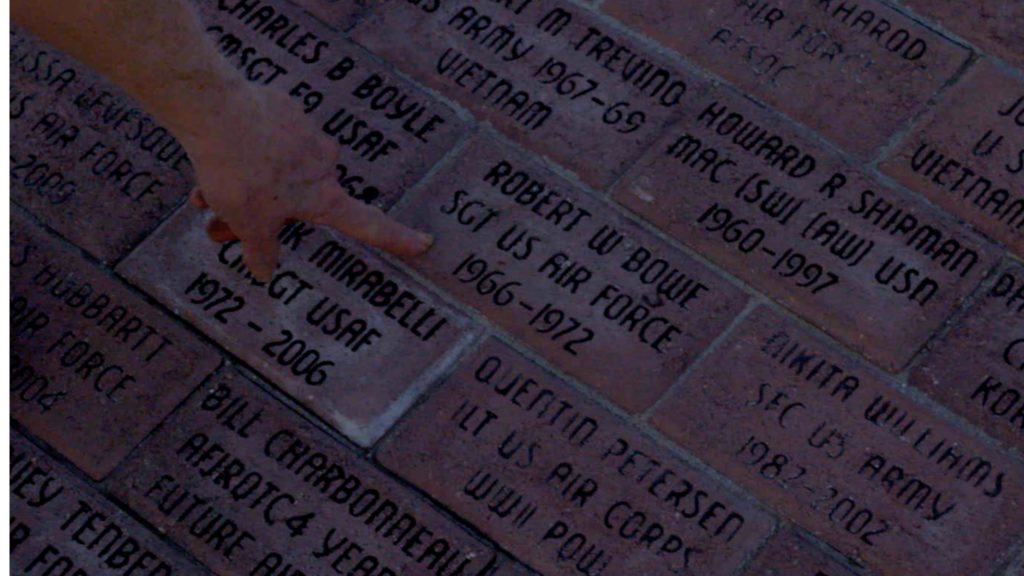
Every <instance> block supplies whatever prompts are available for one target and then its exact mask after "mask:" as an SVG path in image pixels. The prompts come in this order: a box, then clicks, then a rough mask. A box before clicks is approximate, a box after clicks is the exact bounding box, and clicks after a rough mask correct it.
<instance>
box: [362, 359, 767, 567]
mask: <svg viewBox="0 0 1024 576" xmlns="http://www.w3.org/2000/svg"><path fill="white" fill-rule="evenodd" d="M378 456H379V457H380V458H381V460H382V461H383V462H384V464H385V465H386V466H388V467H390V468H392V469H394V470H395V471H397V472H398V473H399V474H401V475H403V476H405V477H407V478H409V479H410V480H412V481H413V482H414V483H415V484H417V485H418V486H420V487H421V488H423V489H424V490H426V491H427V492H428V493H430V494H432V495H433V496H434V497H435V498H437V499H439V500H440V501H441V502H442V503H443V504H445V505H447V506H449V507H451V509H452V510H453V511H454V512H455V513H456V514H459V515H460V516H461V517H463V518H466V519H467V520H469V521H470V522H472V523H473V524H474V525H476V526H477V527H478V528H479V529H480V530H482V531H483V532H484V533H485V534H487V535H488V536H490V537H491V538H493V539H494V540H495V541H496V542H498V543H499V544H500V545H502V546H503V547H505V548H506V549H508V550H509V551H510V552H511V553H512V554H514V555H515V556H516V557H517V558H520V559H522V560H524V561H525V562H527V563H529V564H530V565H531V566H533V567H535V568H537V569H538V570H539V571H540V572H541V573H542V574H546V575H549V576H554V575H556V574H565V575H569V574H577V573H582V574H592V575H596V574H616V575H618V574H622V575H627V574H629V575H632V574H643V575H644V576H659V575H662V574H664V575H669V574H682V573H686V574H723V575H724V574H733V573H734V572H735V571H736V569H737V568H738V566H739V565H740V564H741V563H742V562H743V560H744V559H745V557H746V556H748V555H750V554H751V553H752V552H753V551H754V550H755V549H756V548H757V546H758V545H759V544H760V543H761V542H763V541H764V539H765V537H766V536H767V535H768V532H769V531H770V530H771V526H772V520H771V519H770V518H769V517H768V516H767V515H766V514H765V513H763V512H762V511H760V509H759V508H757V506H756V505H754V504H752V503H751V501H749V500H746V499H744V498H742V497H739V496H737V495H735V494H734V493H733V492H732V491H730V490H728V489H727V488H725V487H724V486H723V485H722V484H721V483H720V482H719V481H717V480H714V479H712V478H711V477H709V476H708V475H707V474H706V473H704V472H701V471H698V470H696V469H694V468H693V467H691V466H690V465H688V464H686V463H684V462H682V461H681V460H679V459H678V458H677V457H675V456H673V455H672V453H670V452H669V451H668V450H666V449H665V448H663V447H661V446H659V445H657V444H656V443H654V442H653V441H651V440H650V439H649V438H647V437H646V436H645V435H644V434H642V433H641V432H640V431H638V430H636V429H635V428H633V427H631V426H629V425H627V424H625V423H623V422H622V421H621V420H619V419H618V418H617V417H615V416H613V415H612V414H610V413H609V412H608V411H606V410H604V409H602V408H601V407H600V406H598V405H597V404H596V403H595V402H593V401H590V400H587V399H586V398H584V397H583V396H582V395H581V394H580V393H578V392H576V391H575V390H573V389H572V388H571V387H570V386H569V385H568V384H566V383H565V382H563V381H560V380H558V379H557V378H555V377H554V376H553V375H551V374H549V373H547V372H544V371H542V370H541V369H540V368H538V367H537V366H536V365H535V364H532V363H531V362H529V361H528V360H527V359H525V358H524V357H522V356H521V355H520V354H518V353H516V352H515V351H513V350H512V349H511V348H509V347H508V346H506V345H504V344H502V343H501V342H499V341H497V340H490V341H488V342H487V343H486V344H485V345H484V347H483V348H482V349H481V350H480V351H479V352H478V353H477V354H475V355H473V357H472V358H470V359H468V360H466V361H465V362H464V363H463V364H462V366H461V367H460V368H459V369H458V371H457V372H456V373H455V374H454V375H453V376H452V377H451V378H450V379H449V380H448V381H447V382H445V383H444V384H443V385H442V386H441V387H440V388H439V389H438V391H437V392H436V393H434V394H433V395H432V396H431V397H430V398H429V399H428V400H427V401H426V402H425V403H424V404H423V405H422V406H421V407H419V408H417V409H416V410H415V411H414V412H413V413H412V414H411V415H410V417H409V418H408V419H406V420H404V421H403V422H402V424H400V425H399V427H398V428H396V432H394V433H393V434H391V435H389V436H388V437H387V438H386V439H385V440H384V441H383V442H382V444H381V448H380V450H379V454H378ZM438 462H443V466H438V465H437V463H438Z"/></svg>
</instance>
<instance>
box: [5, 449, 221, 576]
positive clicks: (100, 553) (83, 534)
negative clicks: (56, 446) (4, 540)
mask: <svg viewBox="0 0 1024 576" xmlns="http://www.w3.org/2000/svg"><path fill="white" fill-rule="evenodd" d="M10 448H11V460H10V465H11V467H10V476H9V479H10V490H11V494H10V498H11V500H10V502H11V520H10V525H9V536H10V540H9V543H10V549H9V552H8V554H10V556H9V558H10V563H11V567H12V570H11V572H10V573H11V574H52V575H57V574H67V575H69V576H70V575H73V574H74V575H81V574H147V575H164V576H172V575H175V574H179V575H182V576H186V575H189V576H190V575H193V574H209V572H208V571H206V570H205V569H203V568H201V567H200V566H199V565H198V564H196V563H195V562H193V561H192V560H191V559H189V558H187V557H186V556H185V555H184V554H182V553H181V552H179V551H177V550H176V549H173V548H172V547H171V546H170V545H169V544H167V543H165V542H163V541H161V539H160V538H159V537H157V536H156V535H155V534H153V533H152V532H150V531H149V530H148V529H146V528H145V527H144V526H142V525H141V524H139V523H138V522H136V521H135V520H133V519H132V518H130V517H129V516H128V515H127V514H125V513H123V512H121V511H120V510H119V509H118V508H117V506H115V505H114V504H113V503H111V502H110V501H109V500H107V499H106V498H105V497H104V496H103V495H102V494H100V493H99V492H98V491H97V490H96V489H94V488H92V487H91V486H89V485H88V484H87V483H86V482H85V481H84V480H81V479H80V478H78V477H76V476H75V475H74V474H73V473H72V472H71V471H70V470H68V469H67V468H65V467H64V466H62V465H61V464H59V463H57V462H55V461H54V460H53V459H52V458H50V457H49V456H47V455H46V454H44V453H43V451H42V450H40V449H39V448H37V447H36V446H34V445H33V444H32V443H31V442H29V441H28V440H26V439H25V438H24V437H23V436H21V435H20V434H18V433H17V432H13V431H12V432H11V445H10Z"/></svg>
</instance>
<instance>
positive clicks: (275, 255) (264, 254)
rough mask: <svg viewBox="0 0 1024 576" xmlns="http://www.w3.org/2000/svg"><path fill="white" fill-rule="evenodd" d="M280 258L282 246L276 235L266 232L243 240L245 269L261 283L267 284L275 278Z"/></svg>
mask: <svg viewBox="0 0 1024 576" xmlns="http://www.w3.org/2000/svg"><path fill="white" fill-rule="evenodd" d="M280 256H281V244H280V243H279V242H278V241H277V235H276V234H273V233H267V232H264V233H260V234H254V235H249V236H246V237H244V238H242V259H243V260H244V261H245V267H246V268H248V269H249V272H250V273H252V275H253V276H254V277H255V278H256V279H257V280H259V281H261V282H267V281H269V280H270V279H271V277H273V275H274V270H275V269H276V268H277V262H278V259H279V258H280Z"/></svg>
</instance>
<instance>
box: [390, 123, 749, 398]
mask: <svg viewBox="0 0 1024 576" xmlns="http://www.w3.org/2000/svg"><path fill="white" fill-rule="evenodd" d="M531 198H532V200H531ZM395 214H396V217H398V218H399V219H401V220H404V221H405V222H407V223H408V224H410V225H412V226H414V227H416V228H420V229H423V230H427V231H429V232H431V233H432V234H434V236H435V237H436V238H437V243H436V245H435V246H434V248H433V249H431V250H430V251H429V252H428V253H427V254H425V255H423V256H420V257H417V258H414V259H412V260H411V264H412V266H413V267H415V268H416V269H418V270H419V271H420V272H422V273H423V274H425V275H426V276H427V277H429V278H430V279H431V280H433V281H434V282H436V283H438V284H439V285H441V286H443V287H445V288H447V289H448V290H449V291H451V292H452V293H454V294H455V295H456V296H458V297H459V298H460V299H461V300H463V301H464V302H466V303H467V304H470V305H471V306H474V307H476V308H478V309H479V310H480V311H481V312H483V313H484V314H486V315H487V317H488V318H489V319H491V320H492V321H494V322H495V323H497V324H499V325H501V326H502V327H504V328H505V329H507V330H509V331H510V332H512V333H513V334H515V335H516V336H517V337H519V338H521V339H522V340H524V341H525V342H526V343H527V344H529V345H530V346H532V347H534V348H535V349H536V350H537V351H538V352H540V353H541V354H542V355H543V356H544V357H545V358H547V359H548V360H549V361H551V362H552V363H554V364H556V365H557V366H558V367H560V368H561V369H563V370H565V371H566V372H568V373H569V374H571V375H573V376H575V377H577V378H579V379H581V380H583V381H584V382H586V383H588V384H590V385H593V386H595V387H596V388H597V389H598V390H600V391H601V392H602V393H603V394H605V395H607V396H608V397H609V398H611V399H612V400H613V401H615V402H616V403H618V404H620V405H621V406H623V407H624V408H626V409H627V410H629V411H634V412H638V411H642V410H643V409H645V408H647V407H648V406H650V405H651V404H653V403H654V401H655V400H657V399H658V398H659V397H660V396H661V394H662V393H663V392H664V391H665V390H666V389H667V388H668V387H669V386H670V385H671V384H672V382H674V381H675V380H676V379H677V378H678V376H679V375H680V374H681V373H682V372H683V370H685V369H686V367H687V366H688V365H689V364H690V363H691V361H692V360H693V359H694V357H695V356H696V355H697V354H699V353H700V352H701V351H702V350H704V349H705V348H706V347H707V346H708V345H709V344H710V343H711V341H712V340H713V339H714V338H715V336H717V335H718V334H720V333H722V332H723V331H724V330H725V328H726V327H728V325H729V324H730V323H731V322H732V320H733V319H734V318H735V317H736V315H737V314H738V313H739V312H740V311H741V310H742V309H743V307H744V305H745V302H746V300H747V297H746V296H745V295H744V294H743V293H742V292H741V291H740V290H739V289H737V288H736V287H734V286H733V285H731V284H729V283H728V282H727V281H726V280H724V279H722V278H721V277H720V276H718V275H717V274H715V273H714V272H712V271H711V270H709V269H708V268H707V267H706V266H704V265H703V264H700V263H698V262H696V261H695V260H694V259H692V258H690V257H688V256H685V255H684V254H682V253H680V252H679V251H677V250H675V249H673V248H671V247H669V246H667V245H666V244H665V243H664V242H662V241H660V240H658V239H656V238H655V237H654V236H653V235H651V234H649V233H646V232H644V231H643V230H641V229H640V228H639V227H638V226H636V225H634V224H632V223H631V222H629V221H628V220H627V219H626V218H624V217H622V216H620V215H618V214H617V213H616V212H615V211H614V210H613V208H612V206H610V205H609V204H607V203H605V202H603V201H599V200H597V199H593V198H592V197H590V196H589V195H587V194H586V193H584V192H580V191H578V190H576V189H574V188H573V187H572V186H571V185H570V184H569V183H567V182H565V181H564V180H562V179H560V178H558V177H556V176H555V175H554V174H552V173H551V172H550V171H548V170H546V169H544V168H542V167H540V166H539V165H538V164H536V163H535V162H533V161H531V160H529V159H527V158H525V157H524V155H523V154H521V153H518V152H516V151H514V150H512V149H511V148H508V147H505V146H502V145H499V144H497V143H496V142H495V141H494V140H491V139H489V138H487V137H479V138H477V139H474V140H473V141H471V142H470V143H469V144H467V145H466V147H465V149H464V151H463V153H462V154H461V155H460V156H459V157H458V158H456V159H454V160H453V161H451V162H450V163H448V164H446V165H445V166H444V167H443V168H441V169H440V170H439V171H438V172H436V173H435V174H434V175H433V176H432V177H431V179H430V180H428V181H427V182H425V183H424V184H423V185H422V186H421V187H420V188H419V189H418V190H417V191H416V192H414V193H413V194H410V197H409V199H408V200H407V201H406V202H404V203H403V204H402V205H401V206H399V207H398V208H396V210H395Z"/></svg>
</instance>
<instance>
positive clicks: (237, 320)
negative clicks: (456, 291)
mask: <svg viewBox="0 0 1024 576" xmlns="http://www.w3.org/2000/svg"><path fill="white" fill-rule="evenodd" d="M206 218H207V216H205V215H203V214H201V213H199V211H197V210H195V209H192V208H190V207H185V208H182V209H181V210H180V211H179V212H178V213H177V214H175V215H174V216H172V217H171V219H170V220H168V222H167V223H166V224H165V225H164V226H162V227H161V228H159V229H158V230H157V231H156V232H155V233H154V234H153V235H152V236H150V238H149V239H148V240H147V241H146V242H145V243H144V244H143V245H142V246H141V247H140V248H139V249H138V250H136V251H135V252H133V253H132V255H131V256H129V257H128V258H127V259H126V260H125V261H124V262H123V263H122V264H121V265H120V266H119V268H118V270H119V271H120V272H121V273H122V274H124V275H125V276H127V277H128V278H130V279H131V280H132V281H133V282H135V283H136V284H138V285H140V286H142V287H143V288H145V290H146V291H147V292H149V293H150V294H152V295H153V296H154V297H156V298H157V299H159V300H161V301H163V302H164V303H165V304H167V305H168V306H169V307H171V308H173V309H174V310H175V311H177V312H178V313H179V314H181V315H182V317H184V318H186V319H187V320H188V321H190V322H192V323H193V324H195V325H196V326H198V327H199V328H200V329H202V330H203V331H204V332H206V333H207V334H208V335H209V336H210V337H211V338H213V339H214V340H216V341H217V342H219V343H220V344H221V345H222V346H224V347H225V348H227V349H228V350H230V351H231V352H233V353H235V354H237V355H238V356H239V357H241V358H242V359H243V360H244V361H246V362H247V363H248V364H249V365H251V366H253V367H254V368H256V369H257V370H259V371H260V372H261V373H263V374H265V375H266V376H267V377H268V378H269V379H270V380H271V381H273V382H274V383H275V384H277V385H278V386H280V387H281V388H283V389H284V390H285V391H286V392H288V393H289V394H290V395H291V396H293V397H294V398H296V399H297V400H298V401H299V402H300V403H302V404H304V405H306V406H307V407H309V409H310V410H312V411H314V412H316V413H317V414H319V415H320V416H322V417H323V418H324V419H325V420H327V421H328V422H330V423H331V424H332V425H334V426H335V427H337V428H338V429H339V430H340V431H342V432H343V433H345V434H347V435H349V436H351V437H352V438H353V439H354V440H356V441H358V442H360V443H364V444H369V443H372V442H373V441H374V440H376V438H377V437H378V436H380V434H382V433H383V432H384V431H385V430H386V429H387V428H388V427H389V426H390V425H391V423H392V422H393V421H394V420H395V419H396V418H398V416H400V415H401V413H402V412H403V411H404V410H405V409H406V408H407V407H408V406H409V405H410V404H411V403H412V402H413V401H414V400H415V398H416V396H417V395H418V394H419V392H420V390H421V389H422V387H423V386H425V385H426V384H428V383H429V382H430V381H431V380H432V379H433V378H434V375H435V373H436V372H437V371H438V370H442V369H443V368H444V366H445V365H446V363H448V362H450V361H451V360H452V359H453V358H454V356H455V355H456V354H457V353H458V351H459V349H460V348H461V347H462V345H464V344H465V343H466V342H467V341H468V340H470V339H471V338H472V334H471V326H470V323H469V321H468V320H467V319H466V318H465V317H463V316H462V315H459V314H457V313H455V312H453V311H452V310H451V309H450V308H449V307H447V306H445V305H444V304H442V303H441V302H440V300H439V299H438V298H436V297H435V296H434V295H433V294H431V293H429V292H428V291H427V290H426V289H424V288H423V287H421V286H419V285H417V284H416V283H415V282H413V281H411V280H410V279H409V278H408V277H407V276H406V275H405V274H403V273H401V272H399V271H398V270H397V269H396V268H395V267H393V266H391V265H390V264H387V263H386V262H384V261H383V260H381V259H380V258H379V257H377V256H375V255H373V254H371V253H370V252H369V251H368V250H366V249H365V248H363V247H361V246H359V245H357V244H356V243H354V242H350V241H348V240H344V239H342V238H341V237H340V236H339V235H337V234H334V233H333V232H329V231H328V230H326V229H323V228H312V227H309V226H306V225H303V224H297V225H295V226H292V227H291V228H288V229H286V230H285V231H284V232H282V237H283V244H284V246H285V248H284V250H283V253H282V261H281V265H280V266H279V267H278V269H277V272H276V273H275V275H274V278H273V279H272V280H271V281H270V282H269V283H259V282H256V281H255V280H254V279H253V278H252V277H251V276H249V274H248V272H247V271H246V270H245V268H244V266H243V265H242V263H241V246H240V245H239V244H238V243H229V244H224V245H217V244H214V243H212V242H210V241H209V239H207V237H206V234H205V232H204V230H203V229H204V221H205V220H206ZM300 358H301V360H300ZM396 359H401V361H400V362H396V361H395V360H396Z"/></svg>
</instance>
